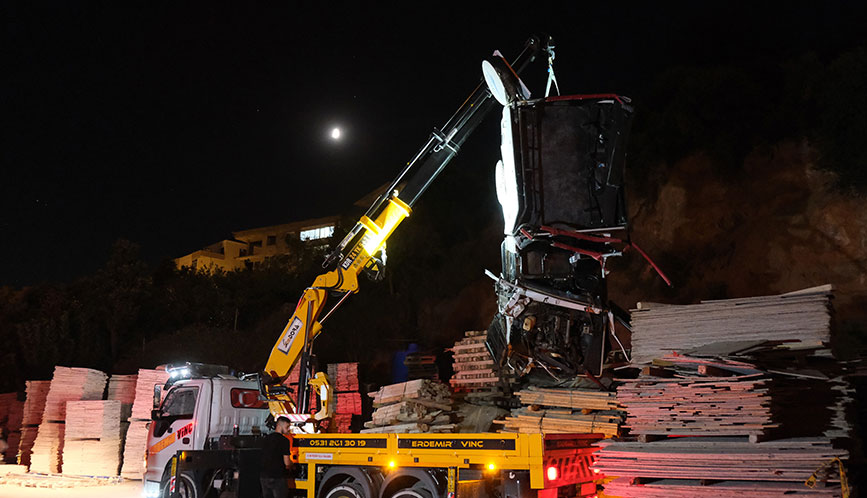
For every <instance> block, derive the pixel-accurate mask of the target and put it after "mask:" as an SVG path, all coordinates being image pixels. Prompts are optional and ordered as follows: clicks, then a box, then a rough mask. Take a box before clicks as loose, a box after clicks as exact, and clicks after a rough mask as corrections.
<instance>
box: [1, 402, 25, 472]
mask: <svg viewBox="0 0 867 498" xmlns="http://www.w3.org/2000/svg"><path fill="white" fill-rule="evenodd" d="M23 415H24V402H22V401H18V393H4V394H0V429H2V432H3V434H4V435H5V437H6V451H5V452H4V453H3V455H2V456H0V458H2V460H3V461H4V462H5V463H17V457H18V445H19V444H20V442H21V420H22V418H23Z"/></svg>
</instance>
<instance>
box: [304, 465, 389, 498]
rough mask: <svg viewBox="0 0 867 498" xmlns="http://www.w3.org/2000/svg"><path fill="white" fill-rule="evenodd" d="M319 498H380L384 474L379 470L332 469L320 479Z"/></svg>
mask: <svg viewBox="0 0 867 498" xmlns="http://www.w3.org/2000/svg"><path fill="white" fill-rule="evenodd" d="M319 482H320V488H319V490H318V491H317V493H316V497H317V498H379V486H380V484H381V483H382V474H381V473H380V472H379V470H378V469H376V470H370V469H362V468H355V467H343V466H336V467H331V468H329V469H328V470H327V471H325V474H324V475H323V476H322V477H321V478H320V480H319Z"/></svg>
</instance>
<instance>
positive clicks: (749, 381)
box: [617, 357, 778, 438]
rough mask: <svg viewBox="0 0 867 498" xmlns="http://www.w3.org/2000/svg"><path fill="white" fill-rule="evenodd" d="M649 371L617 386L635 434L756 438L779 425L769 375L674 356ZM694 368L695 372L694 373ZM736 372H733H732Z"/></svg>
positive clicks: (631, 428)
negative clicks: (775, 418)
mask: <svg viewBox="0 0 867 498" xmlns="http://www.w3.org/2000/svg"><path fill="white" fill-rule="evenodd" d="M672 362H678V363H677V364H678V366H679V367H680V368H675V367H673V366H668V367H666V366H652V367H646V368H645V369H644V370H643V371H642V374H641V375H640V376H639V377H638V378H637V379H633V380H624V381H623V382H622V385H620V386H619V387H618V388H617V399H618V400H619V401H620V403H621V404H622V405H623V406H624V407H625V408H626V410H627V419H626V424H625V427H628V428H629V429H630V430H631V432H632V433H633V434H643V435H669V436H694V435H704V436H752V437H753V438H758V437H760V436H763V435H765V434H766V433H767V432H768V431H769V430H770V429H773V428H776V427H778V424H776V423H774V421H773V420H772V417H771V409H770V399H769V396H768V390H769V382H770V380H771V379H770V377H769V376H767V375H766V374H764V373H762V372H760V371H758V370H756V369H754V368H752V367H751V366H746V365H745V364H734V365H731V364H728V363H725V362H722V361H708V360H697V362H692V361H690V358H688V357H669V358H668V359H663V360H661V361H660V362H659V363H672ZM690 367H694V370H692V369H690ZM733 369H734V370H733Z"/></svg>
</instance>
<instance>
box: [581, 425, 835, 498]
mask: <svg viewBox="0 0 867 498" xmlns="http://www.w3.org/2000/svg"><path fill="white" fill-rule="evenodd" d="M601 445H602V446H603V449H602V450H601V451H599V452H598V453H597V461H596V463H595V465H594V469H596V470H598V471H600V472H601V473H603V474H605V475H608V476H623V477H620V478H618V479H614V480H613V481H611V482H609V483H607V484H605V494H606V496H630V497H654V498H655V497H659V498H663V497H664V498H668V497H684V498H686V497H690V498H691V497H715V498H741V497H768V496H779V497H783V496H788V495H799V496H800V495H802V494H804V495H809V496H817V497H819V496H827V497H832V496H840V488H839V486H831V487H825V486H823V485H822V484H819V485H818V486H817V487H816V488H813V489H811V488H808V487H806V486H804V481H806V480H807V478H809V477H810V475H811V474H812V473H813V472H814V471H815V470H816V469H818V468H820V467H822V465H823V464H825V463H827V462H829V461H830V460H831V459H832V458H835V457H836V458H844V457H845V456H846V452H845V451H844V450H838V449H834V448H833V447H832V446H831V445H830V444H829V443H828V441H827V439H816V438H792V439H781V440H776V441H767V442H759V443H751V442H749V441H748V440H747V438H745V437H695V438H670V439H663V440H659V441H654V442H649V443H639V442H616V443H612V442H606V441H603V442H602V443H601ZM820 477H821V478H827V479H828V482H830V483H839V475H836V474H829V475H823V476H820Z"/></svg>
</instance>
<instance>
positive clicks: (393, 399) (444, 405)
mask: <svg viewBox="0 0 867 498" xmlns="http://www.w3.org/2000/svg"><path fill="white" fill-rule="evenodd" d="M369 396H370V397H372V398H373V406H374V408H375V410H374V411H373V414H372V418H371V420H370V421H369V422H365V423H364V427H365V429H363V430H362V431H361V432H454V431H455V429H456V427H457V424H455V423H454V422H455V414H454V412H453V406H452V397H451V391H450V390H449V388H448V386H446V385H445V384H443V383H442V382H439V381H434V380H428V379H417V380H411V381H409V382H402V383H400V384H392V385H388V386H384V387H382V388H381V389H380V390H379V391H377V392H375V393H369Z"/></svg>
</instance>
